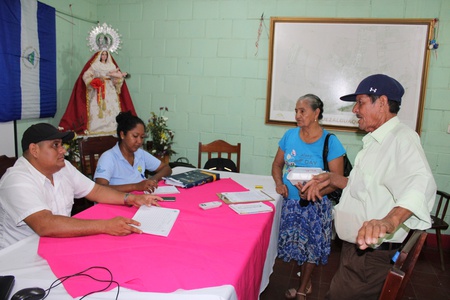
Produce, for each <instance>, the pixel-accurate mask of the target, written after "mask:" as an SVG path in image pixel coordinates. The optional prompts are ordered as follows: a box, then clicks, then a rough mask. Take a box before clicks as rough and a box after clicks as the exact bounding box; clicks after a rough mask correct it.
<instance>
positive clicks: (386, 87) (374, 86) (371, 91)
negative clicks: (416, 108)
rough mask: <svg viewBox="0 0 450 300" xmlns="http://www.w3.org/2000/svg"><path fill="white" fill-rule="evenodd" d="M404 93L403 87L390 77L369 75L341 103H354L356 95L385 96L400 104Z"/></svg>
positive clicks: (343, 97) (342, 98)
mask: <svg viewBox="0 0 450 300" xmlns="http://www.w3.org/2000/svg"><path fill="white" fill-rule="evenodd" d="M404 93H405V89H404V88H403V86H402V85H401V84H400V82H398V81H397V80H395V79H394V78H392V77H389V76H387V75H384V74H375V75H370V76H369V77H367V78H365V79H363V81H361V83H360V84H359V85H358V87H357V88H356V91H355V92H354V93H353V94H349V95H345V96H342V97H341V98H340V99H341V100H343V101H356V96H357V95H377V96H382V95H385V96H386V97H387V98H388V99H389V100H392V101H397V102H398V103H399V104H401V103H402V96H403V94H404Z"/></svg>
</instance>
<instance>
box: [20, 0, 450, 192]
mask: <svg viewBox="0 0 450 300" xmlns="http://www.w3.org/2000/svg"><path fill="white" fill-rule="evenodd" d="M42 2H44V3H47V4H49V5H52V6H54V7H55V8H56V9H57V10H58V11H61V12H64V13H69V14H70V12H72V13H73V15H75V16H77V17H81V18H83V19H88V20H93V21H96V20H99V21H100V22H101V23H103V22H106V23H107V24H110V25H111V26H112V27H113V28H115V29H117V30H118V31H119V33H120V34H121V35H122V38H123V46H122V50H120V52H119V53H118V54H115V55H114V58H115V60H116V61H117V62H118V64H119V66H120V67H121V69H122V70H124V71H128V72H129V73H131V74H132V77H131V78H130V79H129V80H128V81H127V84H128V87H129V89H130V93H131V96H132V98H133V102H134V105H135V107H136V109H137V111H138V115H139V116H140V117H141V118H142V119H143V120H144V121H146V120H147V119H148V117H149V115H150V112H151V111H158V109H159V107H161V106H167V107H168V108H169V110H170V111H169V112H168V113H167V114H166V116H168V117H169V121H168V124H169V126H170V127H171V129H173V130H174V131H175V133H176V135H175V150H176V151H177V152H178V155H177V156H186V157H188V158H189V160H190V161H191V162H192V163H193V164H195V165H196V164H197V147H198V142H199V141H202V142H210V141H212V140H215V139H218V138H221V139H225V140H227V141H229V142H230V143H237V142H241V143H242V163H241V171H242V172H244V173H252V174H262V175H269V174H270V170H271V163H272V160H273V157H274V154H275V152H276V150H277V143H278V140H279V139H280V137H281V136H282V135H283V133H284V132H285V131H286V129H287V127H283V126H273V125H270V126H269V125H265V124H264V119H265V109H266V83H267V82H266V81H267V73H268V71H267V68H268V43H269V38H268V34H269V33H268V30H269V27H270V21H269V20H270V17H271V16H283V17H326V18H328V17H329V18H356V17H358V18H400V19H402V18H427V19H432V18H439V20H440V22H439V36H438V42H439V45H440V46H439V49H438V52H437V54H438V55H437V57H435V56H431V59H430V67H429V73H428V83H427V91H426V103H425V111H424V115H423V122H422V133H421V138H422V143H423V145H424V148H425V151H426V155H427V157H428V160H429V163H430V165H431V168H432V170H433V173H434V176H435V178H436V181H437V184H438V188H439V189H442V190H445V191H450V134H448V133H447V132H446V131H447V126H448V125H449V123H450V103H449V101H450V88H449V85H450V50H449V49H450V47H449V44H450V34H449V33H448V32H449V30H450V1H448V0H408V1H406V0H339V1H337V0H336V1H334V0H295V1H293V0H235V1H230V0H222V1H215V0H165V1H164V0H129V1H128V0H110V1H107V0H98V1H95V0H91V1H87V0H85V1H83V0H78V1H72V2H74V3H72V2H71V1H67V0H53V1H50V0H43V1H42ZM71 3H72V4H71ZM70 4H71V7H70ZM262 13H264V18H265V20H264V26H263V31H262V35H261V39H260V41H259V49H258V53H257V55H255V53H256V47H255V42H256V38H257V31H258V27H259V18H260V16H261V14H262ZM72 23H73V24H72ZM92 26H94V24H92V23H89V22H86V21H84V20H79V19H76V18H72V17H70V16H67V15H65V14H62V13H57V47H58V113H57V115H56V117H55V118H54V119H49V120H47V121H49V122H51V123H53V124H55V125H57V124H58V122H59V119H60V118H61V116H62V114H63V112H64V110H65V107H66V105H67V101H68V99H69V97H70V93H71V89H72V87H73V84H74V82H75V79H76V77H77V76H78V75H79V72H80V70H81V68H82V67H83V65H84V64H85V62H86V61H87V60H88V58H89V57H90V56H91V53H90V52H89V49H88V47H87V43H86V37H87V36H88V33H89V31H90V29H91V28H92ZM312 46H313V45H312ZM305 92H307V91H305ZM36 121H37V120H28V121H20V122H18V128H19V137H21V134H22V132H23V131H24V130H25V129H26V128H27V127H28V125H29V124H32V123H35V122H36ZM335 133H336V134H337V136H338V137H339V138H340V140H341V141H342V142H343V144H344V145H345V146H346V148H347V151H348V153H349V156H350V158H351V159H352V160H353V159H354V157H355V156H356V153H357V152H358V151H359V149H360V147H361V138H362V135H358V134H356V133H348V132H335Z"/></svg>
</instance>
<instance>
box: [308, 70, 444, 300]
mask: <svg viewBox="0 0 450 300" xmlns="http://www.w3.org/2000/svg"><path fill="white" fill-rule="evenodd" d="M403 94H404V89H403V87H402V85H401V84H400V83H399V82H398V81H397V80H395V79H394V78H391V77H389V76H386V75H383V74H376V75H371V76H369V77H367V78H365V79H364V80H363V81H362V82H361V83H360V84H359V86H358V88H357V89H356V92H355V93H354V94H350V95H346V96H342V97H341V100H344V101H356V103H355V105H354V107H353V113H354V114H356V117H357V118H358V119H359V121H358V125H359V129H361V130H364V131H366V132H368V134H366V135H365V136H364V138H363V140H362V141H363V148H362V150H361V151H360V152H359V153H358V155H357V156H356V159H355V163H354V167H353V170H352V171H351V173H350V176H349V177H348V178H346V177H343V176H341V175H338V174H335V173H324V174H320V175H318V176H316V177H315V178H314V180H312V181H310V182H309V183H308V184H306V185H305V187H304V190H306V189H307V188H308V187H310V186H311V188H312V189H314V185H315V189H316V190H315V192H310V195H309V198H311V199H313V198H317V197H320V195H319V194H318V191H319V190H320V189H321V188H323V187H324V186H327V185H331V186H334V187H339V188H344V190H343V193H342V196H341V199H340V202H339V204H338V205H336V207H335V225H336V232H337V234H338V236H339V238H340V239H342V240H343V241H344V242H343V245H342V252H341V253H342V255H341V264H340V267H339V269H338V271H337V272H336V274H335V275H334V277H333V279H332V281H331V285H330V291H329V292H328V295H327V299H378V297H379V294H380V292H381V289H382V287H383V283H384V280H385V279H386V276H387V274H388V271H389V269H390V268H391V267H392V265H391V264H390V261H391V258H392V257H393V256H394V254H395V252H396V251H397V250H398V248H399V247H400V246H401V243H402V242H403V241H404V240H405V238H406V237H407V235H408V232H409V231H410V230H412V229H423V230H424V229H428V228H430V227H431V219H430V211H431V210H432V209H433V205H434V201H435V194H436V183H435V181H434V178H433V174H432V173H431V169H430V166H429V165H428V162H427V159H426V157H425V153H424V151H423V149H422V145H421V143H420V138H419V136H418V134H417V133H416V132H415V131H414V130H412V129H411V128H409V127H408V126H407V125H405V124H402V123H401V122H400V120H399V118H398V117H397V113H398V111H399V110H400V105H401V100H402V96H403ZM312 189H311V190H312Z"/></svg>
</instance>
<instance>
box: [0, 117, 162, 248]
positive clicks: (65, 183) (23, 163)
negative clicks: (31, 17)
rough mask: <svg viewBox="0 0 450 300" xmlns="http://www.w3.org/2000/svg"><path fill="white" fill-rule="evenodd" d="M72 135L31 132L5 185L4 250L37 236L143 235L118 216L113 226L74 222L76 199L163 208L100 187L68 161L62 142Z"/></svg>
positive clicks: (0, 210) (0, 235) (43, 127)
mask: <svg viewBox="0 0 450 300" xmlns="http://www.w3.org/2000/svg"><path fill="white" fill-rule="evenodd" d="M73 136H74V134H73V133H72V132H59V131H58V130H57V129H56V128H55V127H54V126H52V125H50V124H47V123H39V124H35V125H32V126H30V127H29V128H28V129H27V130H26V131H25V133H24V134H23V137H22V150H23V156H22V157H20V158H19V159H18V160H17V162H16V163H15V164H14V166H13V167H11V168H9V169H8V171H7V172H6V173H5V174H4V175H3V176H2V179H1V180H0V249H2V248H5V247H7V246H9V245H11V244H13V243H15V242H17V241H19V240H21V239H24V238H25V237H27V236H30V235H32V234H34V233H36V234H38V235H40V236H50V237H73V236H85V235H94V234H100V233H105V234H110V235H128V234H131V233H142V231H141V230H140V229H138V228H136V227H135V226H140V223H139V222H137V221H135V220H133V219H129V218H124V217H120V216H117V217H115V218H113V219H109V220H81V219H76V218H71V217H70V212H71V209H72V205H73V199H74V198H82V197H86V198H87V199H89V200H92V201H95V202H99V203H108V204H118V205H129V206H131V205H133V206H136V207H139V206H141V205H148V206H150V205H158V204H157V200H162V199H161V198H160V197H157V196H153V195H133V194H128V193H122V192H119V191H116V190H114V189H112V188H109V187H106V186H102V185H99V184H95V183H94V182H93V181H92V180H90V179H89V178H87V177H86V176H84V175H83V174H81V173H80V172H79V171H78V170H77V169H75V167H73V166H72V165H71V164H70V163H69V162H68V161H66V160H65V159H64V154H65V152H66V150H65V148H64V147H63V142H64V141H68V140H71V139H72V138H73Z"/></svg>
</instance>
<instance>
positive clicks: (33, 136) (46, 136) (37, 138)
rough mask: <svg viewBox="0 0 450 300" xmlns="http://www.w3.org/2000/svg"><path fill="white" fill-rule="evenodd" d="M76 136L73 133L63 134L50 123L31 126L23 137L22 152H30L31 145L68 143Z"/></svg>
mask: <svg viewBox="0 0 450 300" xmlns="http://www.w3.org/2000/svg"><path fill="white" fill-rule="evenodd" d="M74 136H75V134H74V133H73V132H72V131H66V132H61V131H59V130H58V129H56V127H55V126H53V125H51V124H48V123H38V124H34V125H31V126H30V127H29V128H28V129H27V130H25V132H24V133H23V136H22V151H23V152H25V150H28V147H29V146H30V144H37V143H39V142H42V141H50V140H58V139H61V140H62V141H63V142H67V141H70V140H72V139H73V137H74Z"/></svg>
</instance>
